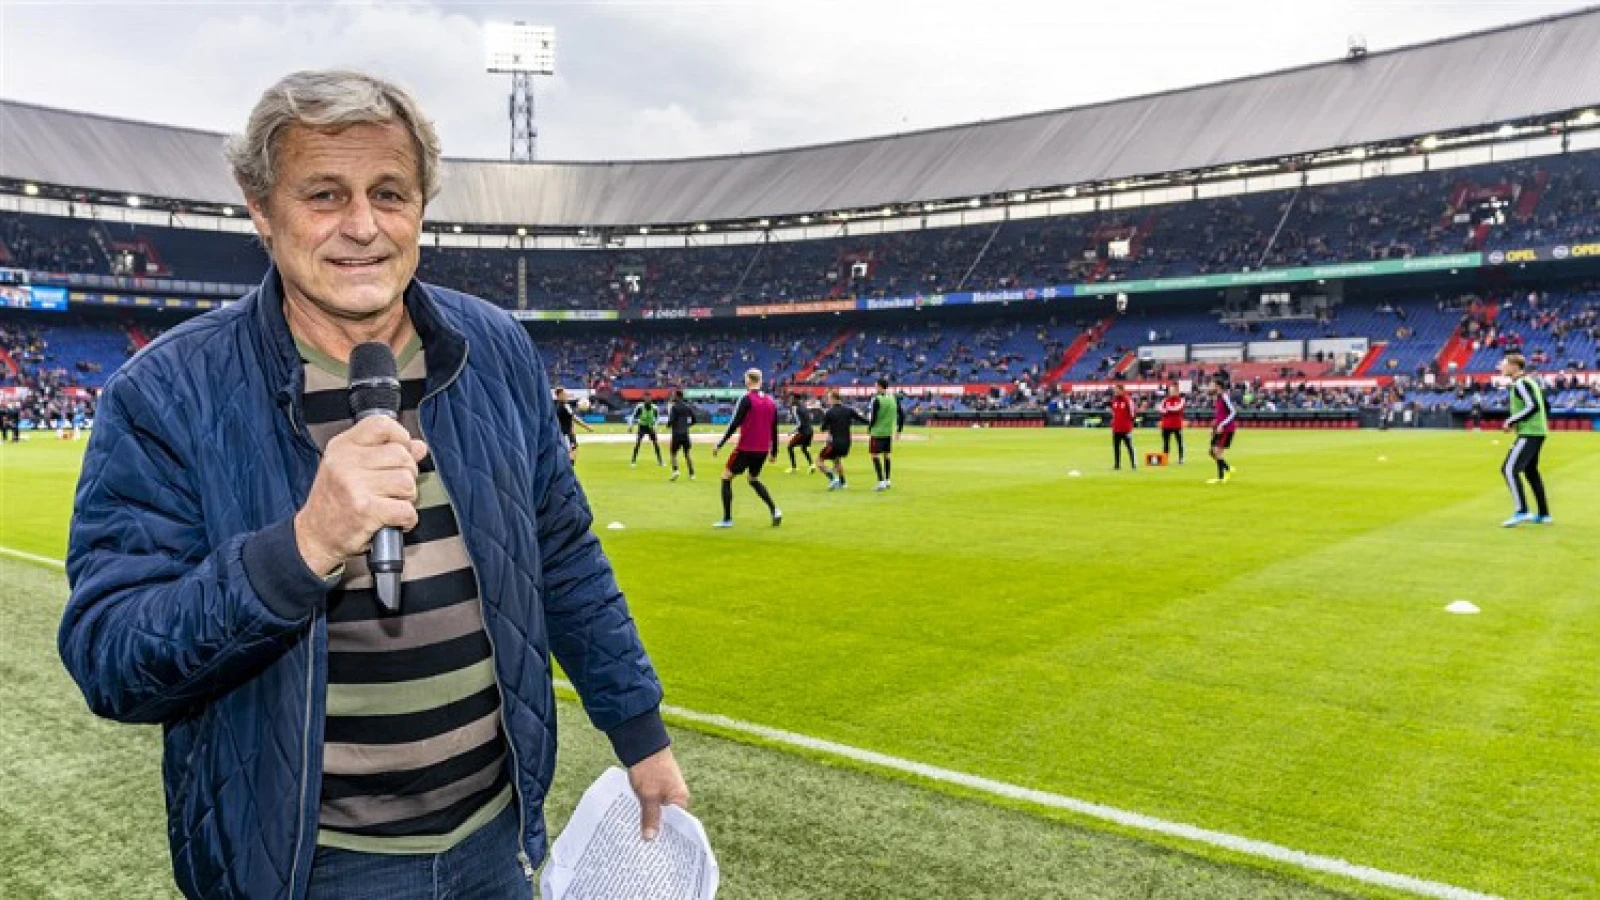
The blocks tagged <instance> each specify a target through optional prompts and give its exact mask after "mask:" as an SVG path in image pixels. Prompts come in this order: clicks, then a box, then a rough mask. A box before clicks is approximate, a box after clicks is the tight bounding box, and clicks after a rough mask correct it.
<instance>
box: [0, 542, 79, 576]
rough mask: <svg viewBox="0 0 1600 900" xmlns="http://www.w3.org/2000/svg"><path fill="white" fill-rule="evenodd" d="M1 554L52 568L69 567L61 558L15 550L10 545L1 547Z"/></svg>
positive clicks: (63, 569)
mask: <svg viewBox="0 0 1600 900" xmlns="http://www.w3.org/2000/svg"><path fill="white" fill-rule="evenodd" d="M0 556H10V557H12V558H14V559H20V560H22V561H24V562H31V563H37V564H39V565H41V566H49V567H50V568H52V569H60V570H62V571H66V568H67V564H66V563H64V562H62V561H61V560H59V559H51V558H50V557H48V556H39V555H38V554H35V553H27V552H25V551H22V550H13V549H11V548H10V547H0Z"/></svg>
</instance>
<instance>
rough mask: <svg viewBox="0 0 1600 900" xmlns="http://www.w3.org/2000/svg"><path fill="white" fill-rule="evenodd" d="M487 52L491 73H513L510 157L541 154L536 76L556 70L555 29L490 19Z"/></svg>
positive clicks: (486, 31) (530, 157)
mask: <svg viewBox="0 0 1600 900" xmlns="http://www.w3.org/2000/svg"><path fill="white" fill-rule="evenodd" d="M484 51H485V53H486V54H487V58H488V62H487V64H486V66H485V68H486V69H487V70H488V71H489V72H490V73H491V74H501V73H506V72H509V73H511V100H510V103H509V104H508V109H509V110H510V113H511V159H512V161H522V162H529V161H532V160H534V159H536V158H537V156H538V143H539V128H538V126H537V125H535V124H534V120H533V76H535V75H554V74H555V73H556V30H555V29H554V28H550V27H547V26H543V25H529V24H528V23H526V22H512V23H511V24H509V25H507V24H506V23H504V22H490V23H489V24H488V25H487V26H486V27H485V28H484Z"/></svg>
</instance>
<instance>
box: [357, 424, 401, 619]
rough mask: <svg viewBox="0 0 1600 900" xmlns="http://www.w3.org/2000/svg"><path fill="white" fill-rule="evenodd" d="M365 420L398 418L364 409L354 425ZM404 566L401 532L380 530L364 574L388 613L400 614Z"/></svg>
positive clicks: (389, 526)
mask: <svg viewBox="0 0 1600 900" xmlns="http://www.w3.org/2000/svg"><path fill="white" fill-rule="evenodd" d="M368 416H388V417H389V418H391V419H396V420H398V419H399V418H400V417H399V416H398V415H395V412H394V410H392V409H364V410H362V411H361V412H360V413H358V414H357V415H356V421H358V422H359V421H361V420H362V419H365V418H367V417H368ZM405 564H406V557H405V541H404V539H403V538H402V536H401V534H400V529H398V528H396V527H394V526H393V525H385V526H383V527H382V528H379V529H378V531H377V533H376V534H374V535H373V536H372V546H371V547H369V548H367V570H368V571H370V572H371V573H372V589H373V592H374V593H375V594H377V596H378V603H379V605H381V606H382V607H383V608H384V609H385V610H387V611H388V612H392V613H393V612H399V611H400V582H401V580H402V578H403V575H402V572H403V570H404V569H405Z"/></svg>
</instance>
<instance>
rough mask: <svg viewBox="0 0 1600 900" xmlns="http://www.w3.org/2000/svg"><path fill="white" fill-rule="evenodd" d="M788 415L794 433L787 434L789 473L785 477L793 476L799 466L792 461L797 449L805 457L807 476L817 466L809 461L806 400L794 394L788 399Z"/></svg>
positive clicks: (809, 425) (808, 423) (808, 419)
mask: <svg viewBox="0 0 1600 900" xmlns="http://www.w3.org/2000/svg"><path fill="white" fill-rule="evenodd" d="M789 414H790V415H791V416H792V417H793V418H794V431H792V432H790V434H789V471H788V472H785V473H784V474H786V475H793V474H794V473H795V470H796V469H797V468H799V466H798V465H797V464H796V463H795V460H794V451H795V450H796V449H797V448H798V449H799V451H800V452H801V453H804V454H805V457H806V472H807V473H808V474H809V473H811V472H815V471H816V470H817V464H816V463H814V462H812V460H811V439H812V437H813V431H812V427H811V411H810V410H808V409H806V398H805V397H804V396H802V395H800V394H795V395H794V396H793V397H790V398H789Z"/></svg>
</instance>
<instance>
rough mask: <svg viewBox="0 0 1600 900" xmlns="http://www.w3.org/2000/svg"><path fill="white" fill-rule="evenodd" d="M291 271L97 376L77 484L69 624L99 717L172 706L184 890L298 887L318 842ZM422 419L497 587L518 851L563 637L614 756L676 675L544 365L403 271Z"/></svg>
mask: <svg viewBox="0 0 1600 900" xmlns="http://www.w3.org/2000/svg"><path fill="white" fill-rule="evenodd" d="M280 292H281V286H280V281H279V279H278V276H277V273H276V271H271V272H269V273H268V274H267V278H266V280H265V281H263V283H262V285H261V286H260V287H259V288H257V289H256V290H255V291H252V292H251V293H250V294H248V295H246V296H245V297H244V298H243V299H242V300H240V301H239V302H237V303H233V304H230V305H228V306H227V307H225V308H223V309H221V310H218V311H215V312H212V313H209V314H207V315H204V316H201V317H199V318H197V319H195V320H193V321H191V322H188V323H186V324H184V325H182V326H180V327H178V328H175V329H173V330H172V331H171V332H169V333H168V334H166V335H164V336H162V338H161V339H160V340H157V341H156V342H155V343H153V344H151V345H150V346H149V347H148V348H146V349H145V350H144V351H142V352H141V353H139V355H137V356H135V357H134V358H133V359H132V360H130V361H129V362H128V363H127V364H126V365H124V366H123V367H122V369H120V370H119V371H118V372H117V373H116V374H115V375H114V376H113V377H112V378H111V380H110V381H108V382H107V384H106V388H105V392H104V394H103V396H102V398H101V402H100V406H99V415H98V416H97V418H96V422H95V430H94V436H93V437H92V438H91V439H90V441H89V448H88V455H87V457H86V458H85V460H84V466H83V475H82V480H81V481H80V483H79V485H78V495H77V501H76V508H75V511H74V515H73V521H72V537H71V547H70V552H69V555H68V556H69V558H68V562H67V573H68V576H69V578H70V579H71V583H72V597H71V599H70V601H69V603H68V606H67V610H66V614H65V617H64V618H63V621H62V624H61V633H60V651H61V657H62V659H63V660H64V661H65V663H66V666H67V669H68V670H69V671H70V672H71V673H72V676H73V678H75V679H76V680H77V682H78V685H79V686H80V687H81V688H82V689H83V693H84V696H85V697H86V698H87V699H88V702H89V706H90V707H91V708H92V709H93V710H94V711H95V712H96V713H98V714H99V715H102V716H106V717H108V718H112V719H116V720H118V721H123V722H143V723H160V724H161V725H162V727H163V730H164V732H165V736H166V741H165V756H164V759H163V762H162V774H163V780H164V782H165V787H166V802H167V823H168V825H167V833H168V839H169V841H170V843H171V850H172V867H173V872H174V875H175V877H176V879H177V883H178V886H179V887H180V888H181V889H182V891H183V893H184V894H185V895H186V896H189V897H208V898H210V897H215V898H235V897H238V898H243V897H248V898H277V897H300V896H303V895H304V893H305V890H306V884H307V878H308V876H309V874H310V869H311V860H312V855H313V853H314V851H315V840H316V828H317V813H318V789H319V785H320V784H321V779H322V729H323V715H324V700H325V696H326V686H327V646H328V637H327V620H326V616H325V615H324V612H325V606H326V598H327V589H326V588H325V587H324V585H323V582H322V581H321V580H320V579H318V578H316V577H315V576H314V575H313V574H312V573H311V572H310V570H309V569H307V568H306V566H305V564H304V563H303V562H302V561H301V560H300V557H299V554H298V552H297V551H296V549H295V544H294V532H293V516H294V513H295V511H296V510H298V509H299V507H300V506H301V505H302V504H303V503H304V501H305V498H306V495H307V494H308V493H309V491H310V488H311V482H312V479H313V477H314V476H315V473H316V469H317V463H318V459H319V455H318V451H317V448H316V446H315V445H314V444H313V443H312V442H311V440H310V438H309V436H308V435H307V434H306V429H305V420H304V416H303V415H302V412H301V409H300V395H301V386H302V384H301V380H302V378H303V372H302V366H301V363H300V358H299V354H298V352H297V351H296V349H295V346H294V343H293V339H292V338H291V336H290V333H289V330H288V328H287V326H286V325H285V322H284V317H283V308H282V300H281V293H280ZM405 302H406V305H407V308H408V310H409V312H410V314H411V318H412V321H413V323H414V324H415V326H416V328H417V331H418V333H419V334H420V335H421V336H422V340H423V342H424V345H425V346H426V347H427V350H428V369H429V371H428V382H427V393H426V395H425V397H424V399H423V401H422V406H421V410H420V413H421V421H422V429H423V433H424V437H425V438H426V440H427V443H428V444H429V446H430V449H431V450H432V452H433V456H434V459H435V461H436V464H437V466H438V470H439V474H440V476H441V478H442V479H443V482H444V485H445V487H446V489H447V491H448V492H449V495H450V497H451V499H452V501H453V503H454V505H455V510H456V514H457V516H458V518H459V520H460V526H461V533H462V536H463V537H464V538H465V540H466V544H467V549H468V551H469V553H470V554H471V556H472V561H473V563H474V565H475V567H476V569H477V575H478V579H479V582H480V584H481V587H482V602H483V618H484V623H485V625H486V627H487V629H488V633H489V637H490V639H491V641H492V643H493V647H494V666H495V673H496V675H497V676H498V678H499V682H500V690H501V694H502V697H503V700H504V707H503V714H504V719H505V725H506V732H507V736H508V738H509V740H510V743H511V747H512V753H513V766H514V768H515V773H514V775H515V784H516V787H517V797H518V801H519V802H520V811H521V814H522V819H523V849H524V851H525V853H526V858H525V860H524V863H525V864H526V865H529V866H533V865H537V864H538V863H539V862H541V861H542V860H543V857H544V851H545V831H544V820H543V814H542V813H543V805H544V798H545V793H546V791H547V789H548V787H549V784H550V777H551V774H552V771H553V769H554V766H555V752H556V737H555V728H556V717H555V710H554V697H553V695H552V687H551V671H550V654H551V652H552V651H553V652H554V654H555V656H556V658H557V659H559V660H560V662H561V665H562V667H563V668H564V669H565V670H566V672H567V674H568V676H569V677H570V678H571V680H572V681H573V683H574V684H575V686H576V687H577V688H578V691H579V693H580V694H581V695H582V696H583V699H584V705H585V707H586V708H587V710H588V713H589V717H590V719H591V720H592V721H593V722H594V724H595V726H596V727H598V728H600V729H602V730H604V731H606V732H607V734H608V735H609V736H610V737H611V739H612V742H613V744H614V746H615V748H616V750H617V754H618V756H619V757H621V758H622V760H623V762H624V763H628V764H631V763H633V762H636V761H638V759H641V758H643V757H644V756H647V755H649V754H650V753H653V752H655V751H656V750H659V749H661V747H664V746H665V745H666V743H667V736H666V731H665V729H664V728H663V727H662V725H661V719H660V714H659V713H658V712H657V708H658V707H659V705H660V703H661V687H660V684H659V682H658V681H657V679H656V675H655V672H654V670H653V669H652V668H651V666H650V661H649V659H648V658H647V657H646V656H645V653H644V648H643V647H642V646H641V644H640V642H639V636H638V633H637V632H636V630H635V628H634V624H633V620H632V618H631V617H630V616H629V614H628V607H627V604H626V602H625V601H624V600H623V597H622V594H621V592H620V591H619V590H618V588H617V582H616V579H615V578H614V577H613V575H612V572H611V565H610V563H609V562H608V561H607V560H606V558H605V555H604V554H603V553H602V552H601V549H600V545H599V542H598V541H597V540H596V539H595V537H594V535H593V534H592V533H591V532H590V530H589V526H590V521H591V515H590V512H589V506H588V501H587V500H586V498H585V497H584V495H583V491H582V489H581V488H580V487H579V486H578V482H577V479H576V478H574V477H573V473H572V467H571V465H570V463H569V462H568V460H567V452H566V444H565V443H564V441H563V439H562V436H561V434H560V433H559V431H558V429H557V426H556V418H555V411H554V405H553V401H552V400H551V397H550V386H549V383H548V379H547V377H546V375H545V369H544V364H543V363H542V362H541V361H540V359H539V356H538V354H537V353H536V352H535V350H534V348H533V344H532V342H531V341H530V340H529V339H528V336H527V334H526V333H525V332H524V331H523V330H522V328H521V326H519V325H517V324H516V323H515V322H513V321H512V320H511V319H510V317H509V316H507V315H506V314H505V312H504V311H503V310H499V309H497V308H495V307H493V306H491V305H489V304H487V303H485V302H483V301H482V300H478V299H476V298H474V297H469V296H466V295H464V294H459V293H455V292H452V291H447V290H443V289H440V288H437V287H432V286H424V285H420V284H416V283H413V285H412V286H411V288H410V289H409V290H408V291H407V293H406V301H405Z"/></svg>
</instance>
